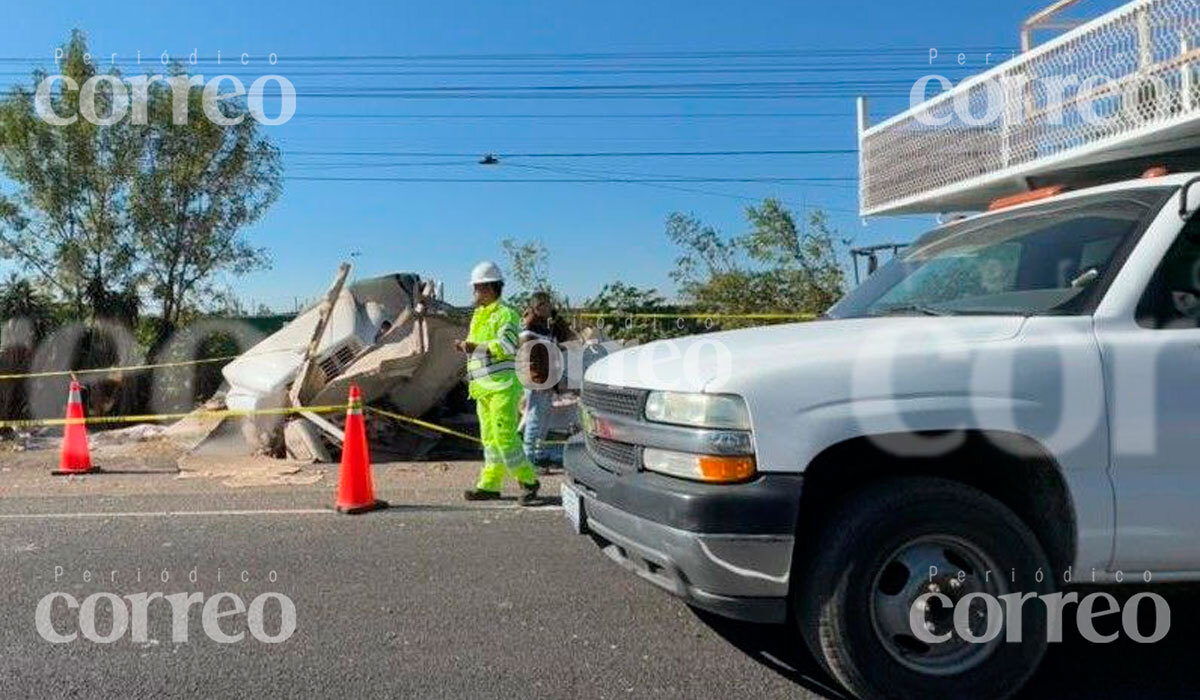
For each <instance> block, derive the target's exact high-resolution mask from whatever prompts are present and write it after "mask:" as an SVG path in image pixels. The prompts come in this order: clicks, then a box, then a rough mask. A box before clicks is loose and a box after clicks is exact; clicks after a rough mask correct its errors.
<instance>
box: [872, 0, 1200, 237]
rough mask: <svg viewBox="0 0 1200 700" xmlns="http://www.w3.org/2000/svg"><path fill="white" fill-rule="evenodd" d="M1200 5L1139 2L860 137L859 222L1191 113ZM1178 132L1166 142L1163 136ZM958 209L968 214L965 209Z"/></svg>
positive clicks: (1121, 140)
mask: <svg viewBox="0 0 1200 700" xmlns="http://www.w3.org/2000/svg"><path fill="white" fill-rule="evenodd" d="M1198 45H1200V0H1137V1H1135V2H1132V3H1130V4H1128V5H1125V6H1124V7H1121V8H1119V9H1117V10H1115V11H1113V12H1110V13H1108V14H1107V15H1104V16H1102V17H1100V18H1098V19H1096V20H1093V21H1091V22H1089V23H1088V24H1086V25H1084V26H1082V27H1080V28H1078V29H1076V30H1074V31H1072V32H1070V33H1068V34H1064V35H1063V36H1061V37H1058V38H1057V39H1055V40H1054V41H1051V42H1049V43H1047V44H1045V45H1043V46H1040V47H1038V48H1036V49H1034V50H1032V51H1030V52H1028V53H1025V54H1022V55H1020V56H1017V57H1016V58H1015V59H1012V60H1010V61H1008V62H1006V63H1003V64H1001V65H999V66H997V67H996V68H994V69H992V70H990V71H988V72H986V73H983V74H981V75H979V76H976V77H975V78H973V79H970V80H967V81H964V82H963V83H962V84H960V85H958V86H956V87H955V88H953V89H951V90H948V91H946V92H944V93H942V94H940V95H938V96H936V97H934V98H933V99H931V100H928V101H926V102H924V103H922V104H920V105H918V106H916V107H915V108H913V109H910V110H908V111H907V112H904V113H902V114H900V115H898V116H896V117H894V118H892V119H889V120H887V121H885V122H883V123H881V124H879V125H877V126H874V127H871V128H869V129H865V130H862V131H861V132H860V136H859V150H860V167H859V170H860V172H859V183H860V184H859V187H860V191H859V196H860V203H861V210H862V212H863V214H864V215H867V214H877V213H887V212H896V211H944V210H945V209H944V206H945V203H946V202H959V203H962V202H968V203H972V204H975V205H979V204H981V203H983V202H981V201H980V200H979V198H976V199H975V200H972V197H971V191H972V190H975V191H977V193H978V194H979V197H983V196H985V195H988V196H990V195H992V194H995V193H996V191H997V182H999V181H1001V180H1006V181H1008V182H1009V183H1010V186H1011V184H1012V183H1019V182H1020V178H1021V177H1024V176H1026V175H1028V174H1030V173H1036V172H1038V171H1039V170H1040V171H1049V170H1053V167H1054V166H1055V164H1069V162H1070V157H1071V156H1073V155H1076V156H1077V155H1079V154H1081V153H1084V152H1087V153H1090V154H1093V155H1094V154H1096V153H1098V152H1101V151H1105V150H1108V151H1111V152H1112V153H1113V154H1118V153H1121V151H1122V146H1123V145H1125V144H1127V142H1130V141H1131V140H1133V139H1134V138H1135V137H1136V139H1138V140H1139V143H1140V144H1142V145H1141V147H1142V148H1143V150H1144V149H1145V148H1147V146H1146V145H1145V144H1146V143H1148V142H1149V141H1152V139H1153V135H1152V134H1153V132H1154V131H1155V130H1156V129H1163V128H1165V127H1167V126H1178V125H1179V124H1180V123H1182V122H1184V121H1186V120H1189V119H1192V118H1194V117H1196V116H1200V109H1198V108H1200V89H1198V88H1197V82H1198V81H1197V77H1198V76H1197V74H1196V73H1197V66H1198V65H1200V49H1197V48H1195V47H1197V46H1198ZM1177 136H1178V134H1177V133H1176V134H1172V138H1175V137H1177ZM964 208H966V207H964Z"/></svg>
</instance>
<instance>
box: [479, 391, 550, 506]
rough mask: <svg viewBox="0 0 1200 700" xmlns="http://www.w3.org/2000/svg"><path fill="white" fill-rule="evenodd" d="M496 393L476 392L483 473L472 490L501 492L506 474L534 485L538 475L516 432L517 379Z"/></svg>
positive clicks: (520, 392) (518, 392)
mask: <svg viewBox="0 0 1200 700" xmlns="http://www.w3.org/2000/svg"><path fill="white" fill-rule="evenodd" d="M507 384H508V386H507V387H505V388H502V389H499V390H496V391H488V392H479V393H477V394H476V396H475V407H476V411H477V412H478V413H479V437H480V440H482V441H483V470H482V471H480V472H479V482H478V483H476V484H475V488H477V489H480V490H482V491H500V488H501V486H502V485H503V483H504V473H505V472H506V471H507V472H509V473H511V474H512V475H513V477H514V478H515V479H516V480H517V481H518V482H520V483H521V484H526V485H528V484H535V483H537V480H538V478H537V473H536V472H534V470H533V465H532V464H531V463H530V462H529V459H528V458H527V457H526V456H525V449H524V446H523V444H522V442H521V437H520V435H519V434H518V433H517V412H518V409H519V407H520V402H521V395H522V393H523V389H522V387H521V383H520V382H519V381H517V380H516V377H515V373H514V377H513V381H511V382H508V383H507Z"/></svg>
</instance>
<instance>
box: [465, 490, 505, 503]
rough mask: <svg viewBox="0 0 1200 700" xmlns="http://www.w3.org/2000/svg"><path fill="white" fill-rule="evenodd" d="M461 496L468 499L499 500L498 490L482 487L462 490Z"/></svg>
mask: <svg viewBox="0 0 1200 700" xmlns="http://www.w3.org/2000/svg"><path fill="white" fill-rule="evenodd" d="M463 498H465V499H466V500H468V501H498V500H500V492H499V491H486V490H484V489H468V490H466V491H463Z"/></svg>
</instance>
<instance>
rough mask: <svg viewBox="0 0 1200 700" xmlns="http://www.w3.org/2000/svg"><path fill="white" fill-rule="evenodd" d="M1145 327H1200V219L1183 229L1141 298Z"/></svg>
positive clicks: (1140, 318)
mask: <svg viewBox="0 0 1200 700" xmlns="http://www.w3.org/2000/svg"><path fill="white" fill-rule="evenodd" d="M1137 322H1138V325H1140V326H1143V327H1145V328H1156V329H1172V328H1200V219H1197V218H1193V219H1192V220H1191V221H1189V222H1188V223H1187V225H1186V226H1184V227H1183V230H1182V231H1180V232H1179V236H1178V237H1177V238H1176V239H1175V242H1174V243H1173V244H1171V248H1170V249H1169V250H1168V251H1167V254H1166V255H1164V256H1163V259H1162V262H1160V263H1159V265H1158V269H1157V270H1155V272H1154V277H1152V278H1151V279H1150V283H1149V284H1148V285H1146V291H1145V292H1144V293H1143V294H1142V298H1141V300H1140V301H1139V302H1138V309H1137Z"/></svg>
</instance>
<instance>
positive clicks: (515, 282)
mask: <svg viewBox="0 0 1200 700" xmlns="http://www.w3.org/2000/svg"><path fill="white" fill-rule="evenodd" d="M500 247H502V248H503V249H504V254H505V255H507V256H508V278H509V284H508V287H507V289H506V290H505V295H506V296H507V297H508V300H509V302H510V303H511V304H513V305H514V306H517V307H522V306H524V305H525V303H526V302H528V301H529V296H530V295H531V294H533V293H534V292H546V293H548V294H549V295H550V298H551V299H553V300H554V305H555V306H556V307H558V308H560V309H564V308H567V306H568V303H569V302H568V300H567V298H566V297H565V296H564V295H562V294H561V293H559V292H558V291H557V290H555V289H554V285H553V284H552V283H551V281H550V251H549V250H547V249H546V244H545V243H543V242H542V241H541V240H532V241H517V240H514V239H512V238H505V239H504V240H502V241H500Z"/></svg>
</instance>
